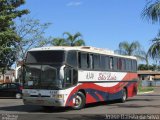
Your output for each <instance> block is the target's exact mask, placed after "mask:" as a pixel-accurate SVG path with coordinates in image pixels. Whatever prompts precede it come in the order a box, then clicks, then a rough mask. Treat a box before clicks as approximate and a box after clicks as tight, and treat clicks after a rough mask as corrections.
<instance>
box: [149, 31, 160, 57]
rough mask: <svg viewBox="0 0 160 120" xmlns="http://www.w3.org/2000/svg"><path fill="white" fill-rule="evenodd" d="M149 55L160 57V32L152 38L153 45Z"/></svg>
mask: <svg viewBox="0 0 160 120" xmlns="http://www.w3.org/2000/svg"><path fill="white" fill-rule="evenodd" d="M148 55H149V56H150V57H151V58H153V59H157V58H158V59H159V58H160V32H159V34H158V35H157V37H155V38H154V39H153V40H152V45H151V46H150V47H149V49H148Z"/></svg>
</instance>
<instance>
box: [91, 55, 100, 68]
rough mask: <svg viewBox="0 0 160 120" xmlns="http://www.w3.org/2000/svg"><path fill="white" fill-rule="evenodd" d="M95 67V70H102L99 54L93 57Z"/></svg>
mask: <svg viewBox="0 0 160 120" xmlns="http://www.w3.org/2000/svg"><path fill="white" fill-rule="evenodd" d="M93 63H94V64H93V65H94V69H95V70H99V69H100V55H98V54H94V55H93Z"/></svg>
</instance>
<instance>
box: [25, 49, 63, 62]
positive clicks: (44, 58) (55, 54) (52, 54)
mask: <svg viewBox="0 0 160 120" xmlns="http://www.w3.org/2000/svg"><path fill="white" fill-rule="evenodd" d="M64 54H65V53H64V51H30V52H28V53H27V58H26V64H29V63H31V64H34V63H36V64H42V63H43V64H45V63H47V64H55V63H62V62H63V61H64V58H65V57H64Z"/></svg>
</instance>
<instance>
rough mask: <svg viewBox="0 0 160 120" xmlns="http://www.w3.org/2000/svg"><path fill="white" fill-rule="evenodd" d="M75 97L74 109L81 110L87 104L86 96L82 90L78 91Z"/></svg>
mask: <svg viewBox="0 0 160 120" xmlns="http://www.w3.org/2000/svg"><path fill="white" fill-rule="evenodd" d="M74 99H75V103H74V105H73V106H72V108H73V109H74V110H80V109H82V108H84V106H85V104H86V97H85V95H84V94H83V93H82V92H78V93H77V94H76V96H75V97H74Z"/></svg>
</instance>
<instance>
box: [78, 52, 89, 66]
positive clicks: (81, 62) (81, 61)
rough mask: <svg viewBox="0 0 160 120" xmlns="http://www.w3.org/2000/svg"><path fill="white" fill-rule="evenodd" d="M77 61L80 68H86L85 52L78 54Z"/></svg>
mask: <svg viewBox="0 0 160 120" xmlns="http://www.w3.org/2000/svg"><path fill="white" fill-rule="evenodd" d="M78 62H79V68H82V69H86V68H88V63H87V54H86V53H79V54H78Z"/></svg>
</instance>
